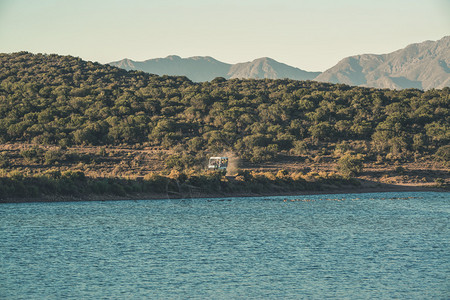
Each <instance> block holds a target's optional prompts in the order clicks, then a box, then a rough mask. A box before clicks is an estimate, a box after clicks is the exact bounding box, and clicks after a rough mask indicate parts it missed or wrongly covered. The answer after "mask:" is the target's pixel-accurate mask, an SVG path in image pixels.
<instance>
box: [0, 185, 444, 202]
mask: <svg viewBox="0 0 450 300" xmlns="http://www.w3.org/2000/svg"><path fill="white" fill-rule="evenodd" d="M449 191H450V189H449V188H448V187H442V188H440V187H436V186H423V185H382V186H376V187H374V186H359V187H344V188H339V189H336V188H334V189H329V190H320V191H286V192H282V191H277V192H274V193H270V192H269V193H251V192H247V193H242V192H236V193H218V192H216V193H195V195H186V197H178V198H176V197H169V196H168V195H167V194H164V193H163V194H161V193H137V194H129V195H126V196H118V195H111V194H110V195H106V194H105V195H95V194H89V195H86V196H82V197H80V196H64V195H46V196H42V197H36V198H29V197H26V198H5V199H0V204H3V203H5V204H6V203H39V202H91V201H102V202H104V201H127V200H132V201H136V200H176V199H209V198H237V197H270V196H304V195H336V194H366V193H390V192H449Z"/></svg>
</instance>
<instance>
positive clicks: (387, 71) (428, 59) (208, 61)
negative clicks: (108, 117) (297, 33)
mask: <svg viewBox="0 0 450 300" xmlns="http://www.w3.org/2000/svg"><path fill="white" fill-rule="evenodd" d="M109 64H110V65H113V66H117V67H120V68H123V69H126V70H140V71H144V72H148V73H153V74H157V75H178V76H179V75H181V76H186V77H188V78H189V79H191V80H193V81H197V82H201V81H210V80H212V79H214V78H216V77H224V78H226V79H232V78H255V79H263V78H270V79H282V78H289V79H295V80H316V81H321V82H331V83H343V84H348V85H353V86H366V87H375V88H389V89H405V88H417V89H423V90H428V89H432V88H444V87H449V86H450V36H446V37H444V38H442V39H440V40H438V41H425V42H422V43H417V44H411V45H408V46H407V47H405V48H403V49H400V50H397V51H394V52H392V53H388V54H362V55H355V56H350V57H347V58H344V59H342V60H341V61H339V62H338V63H337V64H336V65H335V66H333V67H331V68H330V69H328V70H326V71H324V72H308V71H305V70H302V69H299V68H296V67H292V66H289V65H287V64H284V63H280V62H278V61H276V60H274V59H272V58H268V57H263V58H258V59H255V60H253V61H251V62H244V63H237V64H227V63H224V62H221V61H218V60H216V59H214V58H212V57H210V56H194V57H189V58H181V57H179V56H176V55H171V56H168V57H166V58H155V59H149V60H146V61H133V60H131V59H123V60H120V61H115V62H111V63H109Z"/></svg>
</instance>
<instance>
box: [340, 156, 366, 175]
mask: <svg viewBox="0 0 450 300" xmlns="http://www.w3.org/2000/svg"><path fill="white" fill-rule="evenodd" d="M362 169H363V162H362V159H361V158H359V157H358V156H353V155H351V154H346V155H344V156H342V157H341V158H340V159H339V161H338V166H337V170H338V172H339V173H341V174H342V175H344V176H346V177H350V176H355V175H357V174H358V173H360V172H361V171H362Z"/></svg>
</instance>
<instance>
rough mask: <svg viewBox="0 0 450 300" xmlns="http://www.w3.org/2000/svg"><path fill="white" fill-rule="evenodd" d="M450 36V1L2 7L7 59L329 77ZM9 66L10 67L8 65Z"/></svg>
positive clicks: (167, 1)
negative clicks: (184, 60) (219, 64)
mask: <svg viewBox="0 0 450 300" xmlns="http://www.w3.org/2000/svg"><path fill="white" fill-rule="evenodd" d="M447 35H450V0H376V1H375V0H0V52H1V53H11V52H17V51H29V52H32V53H48V54H50V53H56V54H61V55H73V56H77V57H80V58H82V59H85V60H91V61H98V62H100V63H108V62H111V61H116V60H120V59H123V58H130V59H133V60H137V61H142V60H146V59H150V58H157V57H166V56H168V55H179V56H181V57H191V56H212V57H214V58H215V59H217V60H220V61H223V62H226V63H238V62H246V61H252V60H254V59H256V58H260V57H271V58H273V59H275V60H277V61H279V62H282V63H286V64H289V65H292V66H295V67H298V68H300V69H303V70H307V71H324V70H326V69H328V68H330V67H332V66H334V65H335V64H336V63H337V62H338V61H340V60H341V59H343V58H345V57H347V56H351V55H358V54H365V53H375V54H383V53H389V52H392V51H395V50H398V49H400V48H404V47H405V46H407V45H408V44H412V43H419V42H423V41H426V40H438V39H440V38H442V37H444V36H447ZM0 67H1V66H0Z"/></svg>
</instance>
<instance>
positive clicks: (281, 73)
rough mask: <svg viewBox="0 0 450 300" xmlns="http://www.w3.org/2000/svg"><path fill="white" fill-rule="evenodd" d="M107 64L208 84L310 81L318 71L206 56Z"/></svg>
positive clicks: (265, 60)
mask: <svg viewBox="0 0 450 300" xmlns="http://www.w3.org/2000/svg"><path fill="white" fill-rule="evenodd" d="M109 64H110V65H112V66H116V67H119V68H123V69H125V70H139V71H144V72H147V73H151V74H157V75H174V76H186V77H188V78H189V79H191V80H192V81H196V82H202V81H211V80H213V79H214V78H216V77H223V78H226V79H230V78H254V79H264V78H270V79H283V78H289V79H295V80H310V79H313V78H315V77H316V76H317V75H319V74H320V72H307V71H303V70H301V69H298V68H294V67H291V66H288V65H286V64H283V63H279V62H277V61H275V60H273V59H271V58H268V57H264V58H259V59H255V60H254V61H251V62H245V63H238V64H234V65H232V64H227V63H223V62H220V61H218V60H216V59H214V58H212V57H209V56H205V57H201V56H194V57H189V58H181V57H179V56H176V55H171V56H168V57H166V58H155V59H149V60H146V61H142V62H139V61H133V60H130V59H123V60H120V61H116V62H111V63H109Z"/></svg>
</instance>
